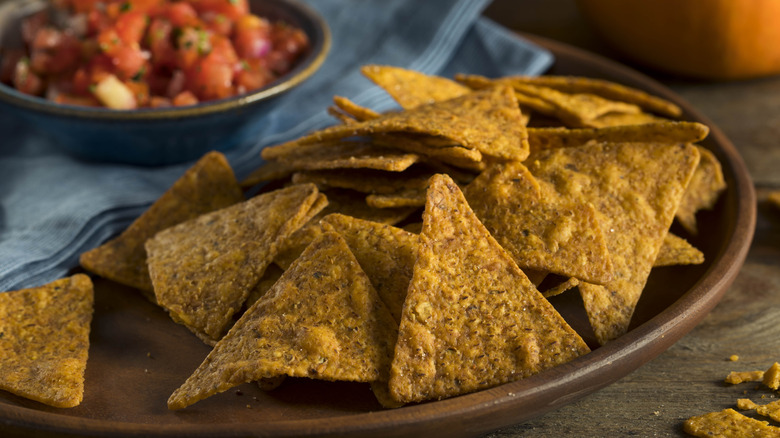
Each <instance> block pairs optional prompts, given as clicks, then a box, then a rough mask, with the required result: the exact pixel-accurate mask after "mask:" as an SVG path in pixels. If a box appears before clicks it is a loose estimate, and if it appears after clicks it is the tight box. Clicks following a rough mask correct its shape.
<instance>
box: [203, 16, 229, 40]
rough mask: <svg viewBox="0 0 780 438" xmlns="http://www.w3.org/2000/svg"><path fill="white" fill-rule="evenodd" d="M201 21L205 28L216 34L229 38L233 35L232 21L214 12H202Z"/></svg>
mask: <svg viewBox="0 0 780 438" xmlns="http://www.w3.org/2000/svg"><path fill="white" fill-rule="evenodd" d="M201 21H203V24H204V25H205V26H206V28H207V29H208V30H210V31H212V32H214V33H216V34H219V35H224V36H230V34H232V33H233V21H232V20H230V19H229V18H228V17H226V16H224V15H222V14H217V13H215V12H204V13H203V14H202V16H201Z"/></svg>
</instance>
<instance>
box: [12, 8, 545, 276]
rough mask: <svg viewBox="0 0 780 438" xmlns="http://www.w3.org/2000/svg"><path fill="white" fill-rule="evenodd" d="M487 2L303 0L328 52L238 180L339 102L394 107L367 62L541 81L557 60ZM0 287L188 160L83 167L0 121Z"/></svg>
mask: <svg viewBox="0 0 780 438" xmlns="http://www.w3.org/2000/svg"><path fill="white" fill-rule="evenodd" d="M488 2H489V0H426V1H418V0H393V1H387V0H310V1H309V2H308V3H309V4H310V5H311V6H312V7H313V8H314V9H316V10H318V11H319V12H320V13H321V14H322V15H323V17H324V18H325V19H326V21H327V22H328V23H329V25H330V28H331V32H332V36H333V45H332V49H331V53H330V55H329V56H328V58H327V60H326V61H325V63H324V64H323V66H322V67H321V69H320V70H319V71H318V72H317V73H316V74H315V75H314V76H313V77H311V78H310V79H309V80H308V81H306V82H305V83H304V84H303V85H301V86H300V87H298V88H296V89H295V90H293V91H291V92H289V93H287V94H286V95H284V96H282V97H280V98H279V99H277V100H276V101H275V107H274V110H273V111H272V112H270V113H269V114H267V115H266V116H264V117H263V119H262V120H260V121H258V122H259V123H261V124H262V126H263V131H262V132H261V133H260V135H259V136H258V142H257V143H256V144H254V145H252V146H250V147H246V148H242V149H238V150H233V151H230V152H228V153H227V154H226V155H227V157H228V160H229V161H230V163H231V165H232V166H233V167H234V169H235V172H236V175H237V176H238V178H239V179H241V178H243V177H244V176H246V175H247V174H248V173H249V172H250V171H252V170H253V169H255V168H256V167H257V166H258V165H259V164H260V163H261V159H260V156H259V154H260V150H261V149H262V148H263V147H264V146H267V145H270V144H275V143H279V142H282V141H286V140H290V139H293V138H295V137H298V136H301V135H303V134H304V133H306V132H308V131H310V130H313V129H317V128H322V127H324V126H327V125H330V124H333V123H335V121H334V120H333V119H332V118H331V117H330V116H328V115H327V113H326V112H325V109H326V108H327V107H328V105H330V104H331V103H332V97H333V96H334V95H340V96H345V97H348V98H350V99H352V100H354V101H355V102H356V103H358V104H360V105H364V106H367V107H370V108H372V109H375V110H378V111H384V110H388V109H391V108H394V107H395V104H394V102H393V101H392V100H391V99H390V98H389V97H388V96H387V95H386V93H384V92H383V91H382V90H381V89H379V88H378V87H376V86H374V85H373V84H372V83H371V82H370V81H368V80H367V79H365V78H364V77H363V76H362V75H361V74H360V72H359V69H360V66H362V65H365V64H385V65H395V66H400V67H406V68H410V69H414V70H418V71H421V72H425V73H429V74H439V75H442V76H446V77H452V75H454V74H455V73H459V72H462V73H472V74H481V75H485V76H491V77H495V76H502V75H510V74H530V75H533V74H540V73H542V72H543V71H544V70H545V69H547V68H548V67H549V66H550V64H551V63H552V61H553V58H552V55H551V54H550V53H549V52H547V51H545V50H542V49H541V48H539V47H537V46H534V45H532V44H530V43H528V42H527V41H523V40H521V39H519V38H518V37H517V36H515V35H513V34H512V33H511V32H509V31H507V30H506V29H504V28H502V27H500V26H499V25H497V24H496V23H494V22H491V21H490V20H488V19H486V18H484V17H481V13H482V10H483V9H484V7H485V6H486V5H487V3H488ZM0 133H1V134H0V135H2V137H3V138H2V140H0V291H7V290H15V289H19V288H23V287H33V286H38V285H41V284H44V283H47V282H49V281H52V280H55V279H57V278H61V277H63V276H65V275H67V273H68V271H69V270H71V269H73V268H74V267H76V266H78V257H79V254H81V253H82V252H84V251H86V250H89V249H91V248H94V247H96V246H98V245H100V244H101V243H103V242H104V241H106V240H107V239H109V238H111V237H112V236H114V235H116V234H117V233H119V232H120V231H122V230H123V229H124V228H125V227H127V225H129V224H130V222H132V220H134V219H135V218H136V217H137V216H138V215H140V214H141V213H142V212H143V211H144V210H145V209H146V208H147V207H148V206H149V205H150V204H151V203H152V202H154V200H155V199H157V197H159V196H160V194H162V193H163V192H164V191H165V190H166V189H167V188H168V187H169V186H170V185H171V184H172V183H173V182H174V181H175V180H176V179H177V178H178V177H179V176H180V175H181V174H182V173H183V172H184V170H185V169H186V168H187V167H189V165H190V164H191V163H185V164H180V165H175V166H167V167H158V168H147V167H134V166H128V165H116V164H96V163H88V162H83V161H79V160H77V159H75V158H72V157H70V156H68V155H66V154H65V153H63V152H61V151H60V150H58V148H57V145H56V139H50V138H47V137H45V136H44V134H43V133H42V132H40V131H39V130H38V129H36V127H34V126H28V125H25V124H24V123H23V122H22V121H21V120H19V119H18V118H17V117H16V116H14V115H13V114H0Z"/></svg>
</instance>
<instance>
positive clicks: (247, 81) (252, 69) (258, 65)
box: [235, 59, 274, 93]
mask: <svg viewBox="0 0 780 438" xmlns="http://www.w3.org/2000/svg"><path fill="white" fill-rule="evenodd" d="M273 80H274V74H273V73H271V72H270V71H269V70H268V69H267V68H266V67H265V63H264V62H262V61H261V60H259V59H248V60H245V61H244V62H242V63H241V68H240V69H239V71H238V72H237V73H236V76H235V82H236V86H237V87H238V92H240V93H245V92H248V91H253V90H257V89H258V88H262V87H264V86H265V85H266V84H268V83H269V82H271V81H273Z"/></svg>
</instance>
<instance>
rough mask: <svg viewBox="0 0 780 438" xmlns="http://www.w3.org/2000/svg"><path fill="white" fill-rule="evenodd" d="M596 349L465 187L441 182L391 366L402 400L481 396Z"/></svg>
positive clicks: (432, 193) (433, 193) (442, 178)
mask: <svg viewBox="0 0 780 438" xmlns="http://www.w3.org/2000/svg"><path fill="white" fill-rule="evenodd" d="M485 321H490V324H485ZM588 351H589V349H588V347H587V346H586V345H585V343H584V342H583V340H582V339H581V338H580V337H579V335H578V334H577V333H576V332H575V331H574V330H573V329H571V327H569V326H568V324H566V322H565V321H564V320H563V318H562V317H561V316H560V315H559V314H558V312H557V311H556V310H555V309H554V308H553V307H552V305H550V303H549V302H547V300H546V299H544V297H542V296H541V294H539V292H538V291H537V290H536V288H534V286H533V284H531V282H530V281H529V280H528V278H527V277H526V276H525V274H523V272H522V271H521V270H520V269H519V268H518V267H517V265H516V264H515V263H514V261H513V260H512V258H511V257H510V256H509V255H508V254H507V253H506V252H505V251H504V250H503V249H502V248H501V246H500V245H499V244H498V242H496V241H495V239H493V237H492V236H491V235H490V233H489V232H488V231H487V230H486V229H485V227H484V226H483V225H482V224H481V223H480V222H479V220H478V219H477V217H476V215H474V213H473V212H472V211H471V209H470V208H469V206H468V204H467V203H466V199H465V198H464V197H463V194H462V193H461V191H460V189H459V188H458V186H457V185H455V183H454V182H453V181H452V180H451V179H450V178H449V177H447V176H446V175H435V176H434V177H433V178H432V179H431V184H430V188H429V191H428V200H427V203H426V206H425V213H424V215H423V230H422V233H421V234H420V247H419V250H418V255H417V262H416V263H415V265H414V271H413V276H412V282H411V284H410V285H409V290H408V294H407V297H406V302H405V304H404V308H403V313H402V317H401V324H400V328H399V334H398V342H397V344H396V348H395V356H394V358H393V364H392V368H391V374H390V393H391V394H392V396H393V398H395V399H396V400H398V401H400V402H411V401H422V400H427V399H441V398H445V397H451V396H455V395H458V394H463V393H468V392H472V391H477V390H480V389H485V388H489V387H492V386H496V385H499V384H502V383H506V382H510V381H513V380H517V379H521V378H524V377H527V376H530V375H532V374H536V373H538V372H540V371H542V370H544V369H547V368H550V367H553V366H556V365H559V364H561V363H564V362H567V361H570V360H572V359H574V358H576V357H577V356H580V355H582V354H585V353H587V352H588Z"/></svg>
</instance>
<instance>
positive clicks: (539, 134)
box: [528, 121, 709, 152]
mask: <svg viewBox="0 0 780 438" xmlns="http://www.w3.org/2000/svg"><path fill="white" fill-rule="evenodd" d="M708 133H709V128H708V127H707V126H706V125H702V124H701V123H696V122H671V121H670V122H662V123H647V124H644V125H624V126H610V127H606V128H575V129H569V128H528V144H529V146H530V147H531V151H532V152H536V151H540V150H543V149H554V148H562V147H577V146H582V145H584V144H586V143H588V142H589V141H598V142H613V143H614V142H632V141H641V142H646V143H695V142H697V141H700V140H703V139H704V138H705V137H706V136H707V134H708Z"/></svg>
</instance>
